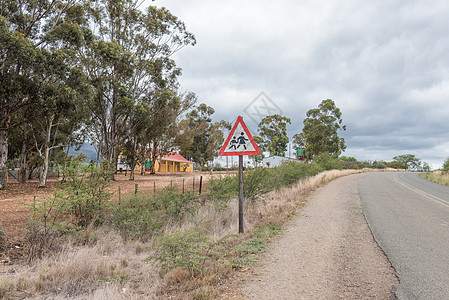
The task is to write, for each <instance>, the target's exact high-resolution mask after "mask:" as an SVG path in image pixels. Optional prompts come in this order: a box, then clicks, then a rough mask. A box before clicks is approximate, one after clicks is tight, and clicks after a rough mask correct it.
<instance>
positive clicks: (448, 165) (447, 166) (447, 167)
mask: <svg viewBox="0 0 449 300" xmlns="http://www.w3.org/2000/svg"><path fill="white" fill-rule="evenodd" d="M443 170H444V171H446V172H448V171H449V158H448V159H446V161H445V162H444V164H443Z"/></svg>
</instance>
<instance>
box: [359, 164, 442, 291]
mask: <svg viewBox="0 0 449 300" xmlns="http://www.w3.org/2000/svg"><path fill="white" fill-rule="evenodd" d="M359 194H360V198H361V201H362V205H363V211H364V214H365V218H366V220H367V222H368V224H369V226H370V229H371V231H372V232H373V235H374V238H375V240H376V241H377V243H378V244H379V246H380V247H381V248H382V250H383V251H384V252H385V254H386V255H387V257H388V259H389V260H390V262H391V264H392V265H393V267H394V268H395V269H396V272H397V276H398V278H399V281H400V284H399V285H397V286H396V287H395V289H396V291H397V292H396V294H397V296H398V298H400V299H401V298H402V299H449V188H447V187H444V186H440V185H438V184H435V183H431V182H428V181H427V180H425V179H422V178H420V177H419V176H418V174H417V173H388V172H385V173H370V174H367V175H366V176H364V178H362V179H361V181H360V182H359Z"/></svg>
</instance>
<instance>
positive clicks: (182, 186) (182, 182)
mask: <svg viewBox="0 0 449 300" xmlns="http://www.w3.org/2000/svg"><path fill="white" fill-rule="evenodd" d="M184 181H185V178H183V179H182V193H183V194H185V193H184Z"/></svg>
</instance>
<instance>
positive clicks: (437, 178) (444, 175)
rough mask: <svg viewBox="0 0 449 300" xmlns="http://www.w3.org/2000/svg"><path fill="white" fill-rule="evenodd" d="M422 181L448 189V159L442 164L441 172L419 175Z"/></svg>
mask: <svg viewBox="0 0 449 300" xmlns="http://www.w3.org/2000/svg"><path fill="white" fill-rule="evenodd" d="M419 176H421V177H422V178H424V179H427V180H429V181H432V182H435V183H438V184H441V185H445V186H448V187H449V158H448V159H446V161H445V162H444V163H443V168H442V169H441V170H437V171H433V172H427V173H421V174H419Z"/></svg>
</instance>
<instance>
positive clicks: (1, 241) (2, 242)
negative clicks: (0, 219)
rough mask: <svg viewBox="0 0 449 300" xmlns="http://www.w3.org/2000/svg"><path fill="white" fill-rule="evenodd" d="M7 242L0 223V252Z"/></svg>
mask: <svg viewBox="0 0 449 300" xmlns="http://www.w3.org/2000/svg"><path fill="white" fill-rule="evenodd" d="M7 242H8V239H7V238H6V232H5V231H4V230H3V227H2V224H1V223H0V250H1V249H3V248H6V246H7Z"/></svg>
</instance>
